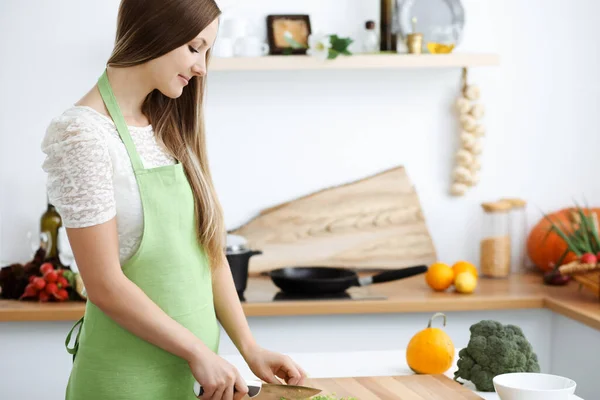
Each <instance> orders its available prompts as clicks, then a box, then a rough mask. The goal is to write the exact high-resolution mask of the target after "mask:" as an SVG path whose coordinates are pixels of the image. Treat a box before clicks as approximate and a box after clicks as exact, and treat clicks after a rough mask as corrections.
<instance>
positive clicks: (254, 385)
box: [194, 381, 261, 397]
mask: <svg viewBox="0 0 600 400" xmlns="http://www.w3.org/2000/svg"><path fill="white" fill-rule="evenodd" d="M246 386H248V396H249V397H254V396H256V395H257V394H258V392H260V389H261V383H260V382H258V381H246ZM233 391H234V392H237V390H235V387H234V388H233ZM194 394H195V395H196V396H202V395H203V394H204V389H203V388H202V386H201V385H200V384H199V383H198V382H195V383H194Z"/></svg>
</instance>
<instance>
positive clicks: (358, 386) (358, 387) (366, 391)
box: [304, 375, 482, 400]
mask: <svg viewBox="0 0 600 400" xmlns="http://www.w3.org/2000/svg"><path fill="white" fill-rule="evenodd" d="M304 385H305V386H310V387H314V388H317V389H321V390H322V392H321V393H319V394H318V396H327V395H329V396H332V397H334V396H335V397H336V398H338V399H339V398H348V397H351V398H355V399H357V400H379V399H381V400H482V398H481V397H480V396H478V395H477V394H475V393H474V392H473V391H471V390H469V389H467V388H465V387H463V386H461V384H460V383H458V382H455V381H453V380H452V379H450V378H448V377H447V376H445V375H407V376H375V377H359V378H319V379H307V380H306V381H305V382H304Z"/></svg>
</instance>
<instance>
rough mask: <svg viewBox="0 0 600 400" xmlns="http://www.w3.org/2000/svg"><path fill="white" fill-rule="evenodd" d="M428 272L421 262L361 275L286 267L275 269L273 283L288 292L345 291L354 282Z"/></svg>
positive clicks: (380, 280)
mask: <svg viewBox="0 0 600 400" xmlns="http://www.w3.org/2000/svg"><path fill="white" fill-rule="evenodd" d="M425 272H427V266H425V265H419V266H416V267H407V268H401V269H395V270H391V271H385V272H382V273H380V274H377V275H373V276H365V277H362V278H359V277H358V274H357V273H356V272H354V271H352V270H349V269H345V268H333V267H286V268H279V269H275V270H273V271H271V272H270V273H269V276H270V277H271V280H272V281H273V283H274V284H275V285H276V286H277V287H278V288H279V289H281V290H282V291H283V292H286V293H291V294H332V293H342V292H345V291H346V290H347V289H348V288H350V287H352V286H366V285H371V284H373V283H383V282H390V281H395V280H398V279H403V278H408V277H411V276H413V275H419V274H423V273H425Z"/></svg>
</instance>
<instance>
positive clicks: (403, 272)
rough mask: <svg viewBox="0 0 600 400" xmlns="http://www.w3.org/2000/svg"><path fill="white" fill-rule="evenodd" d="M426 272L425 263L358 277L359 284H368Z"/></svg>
mask: <svg viewBox="0 0 600 400" xmlns="http://www.w3.org/2000/svg"><path fill="white" fill-rule="evenodd" d="M425 272H427V266H426V265H417V266H416V267H408V268H400V269H394V270H391V271H385V272H382V273H380V274H377V275H373V276H365V277H363V278H360V279H359V283H360V285H361V286H365V285H370V284H372V283H383V282H391V281H395V280H398V279H403V278H408V277H411V276H414V275H419V274H423V273H425Z"/></svg>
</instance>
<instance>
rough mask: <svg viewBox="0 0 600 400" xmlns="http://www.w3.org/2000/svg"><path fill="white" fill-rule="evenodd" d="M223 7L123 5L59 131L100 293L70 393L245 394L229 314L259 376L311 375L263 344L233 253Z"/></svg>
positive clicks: (61, 198) (81, 237) (64, 175)
mask: <svg viewBox="0 0 600 400" xmlns="http://www.w3.org/2000/svg"><path fill="white" fill-rule="evenodd" d="M219 15H220V11H219V9H218V7H217V5H216V4H215V3H214V1H213V0H171V1H168V2H165V1H163V0H144V1H137V0H122V3H121V6H120V9H119V16H118V24H117V25H118V26H117V36H116V42H115V47H114V51H113V53H112V55H111V57H110V59H109V60H108V63H107V68H106V70H105V71H104V73H103V74H102V75H101V77H100V79H99V80H98V84H97V85H96V86H94V87H93V88H92V89H91V90H90V91H89V92H88V93H87V94H86V95H85V96H84V97H83V98H82V99H81V100H80V101H79V102H77V103H76V104H75V105H74V106H72V107H70V108H69V109H68V110H66V111H65V112H64V113H63V114H62V115H61V116H59V117H57V118H55V119H53V120H52V122H51V123H50V126H49V127H48V131H47V134H46V138H45V139H44V142H43V146H42V147H43V150H44V152H45V153H46V154H47V158H46V160H45V162H44V170H45V171H46V172H47V173H48V194H49V198H50V201H51V202H52V203H53V204H54V205H55V206H56V207H57V209H58V210H59V213H60V214H61V216H62V217H63V223H64V225H65V226H66V227H67V232H68V237H69V242H70V244H71V247H72V249H73V252H74V255H75V259H76V262H77V266H78V269H79V271H80V273H81V276H82V278H83V281H84V283H85V286H86V291H87V295H88V301H87V304H86V311H85V316H84V317H83V318H82V320H80V321H79V322H78V324H76V326H74V327H73V330H74V329H75V328H76V327H77V325H79V324H80V326H79V330H78V333H77V338H76V340H75V344H74V345H73V346H72V347H70V348H69V351H70V352H71V353H72V354H73V357H74V361H73V368H72V372H71V375H70V378H69V382H68V387H67V391H66V397H67V399H71V400H80V399H81V400H100V399H102V400H107V399H111V400H119V399H123V400H124V399H127V400H136V399H139V400H189V399H193V398H196V396H195V395H194V393H193V386H194V382H195V380H196V381H198V382H199V383H200V384H201V385H202V388H203V390H204V394H203V395H202V398H205V399H239V398H241V397H242V396H243V395H244V394H245V393H247V390H248V389H247V387H246V384H245V383H244V381H243V380H242V378H241V377H240V375H239V372H238V371H237V370H236V369H235V368H234V367H233V366H232V365H231V364H229V363H228V362H226V361H225V360H224V359H223V358H221V357H219V356H218V355H217V354H216V351H217V350H218V346H219V333H220V329H219V325H218V322H220V323H221V325H222V326H223V328H224V329H225V331H226V332H227V334H228V336H229V337H230V338H231V339H232V341H233V343H234V344H235V345H236V347H237V348H238V349H239V351H240V353H241V354H242V356H243V357H244V359H245V361H246V362H247V363H248V366H249V367H250V369H251V370H252V371H253V372H254V374H256V376H257V377H258V378H260V379H263V380H265V381H267V382H271V383H280V381H278V380H277V378H276V376H278V377H280V378H281V379H283V380H284V381H285V382H287V383H289V384H301V383H302V382H303V379H304V377H305V373H304V372H303V371H302V369H301V368H300V367H299V366H298V365H297V364H295V363H294V362H293V361H292V360H291V359H290V358H289V357H287V356H284V355H281V354H278V353H273V352H270V351H268V350H266V349H263V348H261V347H259V346H258V344H257V343H256V342H255V340H254V339H253V337H252V335H251V333H250V330H249V328H248V325H247V322H246V320H245V316H244V314H243V310H242V308H241V305H240V302H239V300H238V296H237V293H236V291H235V288H234V284H233V280H232V277H231V273H230V270H229V267H228V265H227V260H226V258H225V256H224V252H223V248H224V243H223V242H224V238H225V229H224V223H223V217H222V214H221V208H220V205H219V202H218V199H217V196H216V194H215V190H214V187H213V183H212V181H211V176H210V172H209V168H208V159H207V156H206V143H205V133H204V128H203V114H202V105H203V93H204V88H205V81H206V72H207V61H208V58H209V53H210V47H211V46H212V44H213V42H214V40H215V37H216V34H217V28H218V16H219ZM73 330H72V331H71V333H73ZM71 333H69V335H68V337H67V344H69V343H71Z"/></svg>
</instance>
